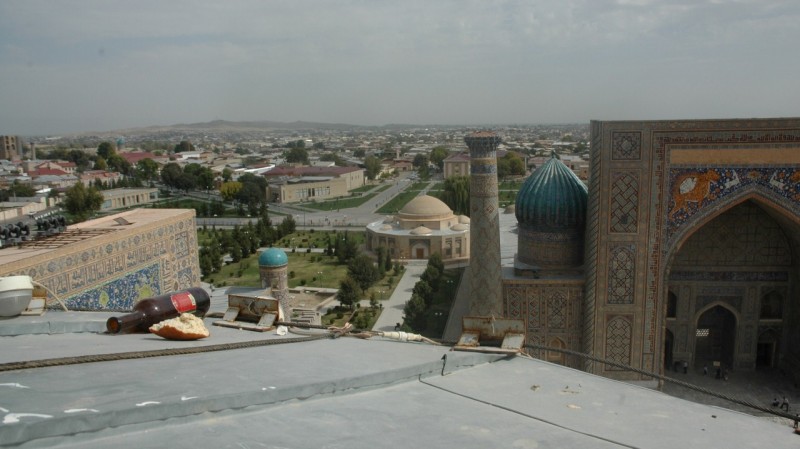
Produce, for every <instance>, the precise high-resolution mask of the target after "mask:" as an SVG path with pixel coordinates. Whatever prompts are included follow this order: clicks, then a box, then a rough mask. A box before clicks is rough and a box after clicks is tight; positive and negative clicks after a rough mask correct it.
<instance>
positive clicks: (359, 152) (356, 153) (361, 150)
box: [353, 148, 367, 157]
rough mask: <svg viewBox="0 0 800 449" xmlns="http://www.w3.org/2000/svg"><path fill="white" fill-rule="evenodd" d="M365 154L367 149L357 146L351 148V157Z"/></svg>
mask: <svg viewBox="0 0 800 449" xmlns="http://www.w3.org/2000/svg"><path fill="white" fill-rule="evenodd" d="M366 155H367V150H365V149H363V148H359V149H357V150H353V157H364V156H366Z"/></svg>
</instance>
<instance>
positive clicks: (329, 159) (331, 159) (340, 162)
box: [319, 152, 346, 167]
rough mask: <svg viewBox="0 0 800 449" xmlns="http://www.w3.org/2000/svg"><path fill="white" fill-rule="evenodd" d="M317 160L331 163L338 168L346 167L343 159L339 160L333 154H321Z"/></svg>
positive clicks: (336, 155) (337, 156)
mask: <svg viewBox="0 0 800 449" xmlns="http://www.w3.org/2000/svg"><path fill="white" fill-rule="evenodd" d="M319 160H321V161H327V162H333V163H334V164H335V165H336V166H338V167H342V166H344V165H346V163H345V161H344V159H342V158H340V157H339V155H338V154H336V153H333V152H330V153H325V154H323V155H322V156H320V157H319Z"/></svg>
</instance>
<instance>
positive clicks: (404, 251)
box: [366, 195, 469, 261]
mask: <svg viewBox="0 0 800 449" xmlns="http://www.w3.org/2000/svg"><path fill="white" fill-rule="evenodd" d="M366 244H367V249H368V250H374V249H375V248H378V247H381V246H383V247H385V248H388V249H389V254H391V256H392V258H393V259H427V258H428V257H430V255H431V254H433V253H437V252H438V253H439V254H441V256H442V259H443V260H444V261H453V260H467V259H469V217H466V216H463V215H461V216H457V215H455V214H453V211H452V210H451V209H450V208H449V207H447V204H445V203H443V202H442V201H441V200H439V199H438V198H434V197H432V196H428V195H422V196H418V197H416V198H414V199H413V200H411V201H409V203H408V204H406V205H405V207H403V209H401V210H400V212H398V214H397V215H395V216H390V217H386V218H385V219H383V220H379V221H376V222H373V223H370V224H369V225H367V242H366Z"/></svg>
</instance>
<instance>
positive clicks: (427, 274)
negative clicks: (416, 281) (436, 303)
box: [419, 265, 441, 287]
mask: <svg viewBox="0 0 800 449" xmlns="http://www.w3.org/2000/svg"><path fill="white" fill-rule="evenodd" d="M440 275H441V273H440V272H439V270H437V269H436V268H434V267H432V266H430V265H428V268H426V269H425V271H423V272H422V274H421V275H420V277H419V278H420V279H421V280H423V281H425V282H427V283H428V285H430V286H432V287H433V286H434V285H437V284H438V281H439V276H440Z"/></svg>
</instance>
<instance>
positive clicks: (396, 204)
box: [377, 190, 419, 214]
mask: <svg viewBox="0 0 800 449" xmlns="http://www.w3.org/2000/svg"><path fill="white" fill-rule="evenodd" d="M417 195H419V191H416V192H415V191H410V190H406V191H404V192H401V193H399V194H397V195H396V196H395V197H394V198H392V199H391V200H389V201H388V202H387V203H386V204H384V205H383V206H381V208H380V209H378V210H377V213H379V214H394V213H397V211H399V210H400V209H402V208H403V206H405V205H406V204H408V202H409V201H411V200H412V199H414V197H415V196H417Z"/></svg>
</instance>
